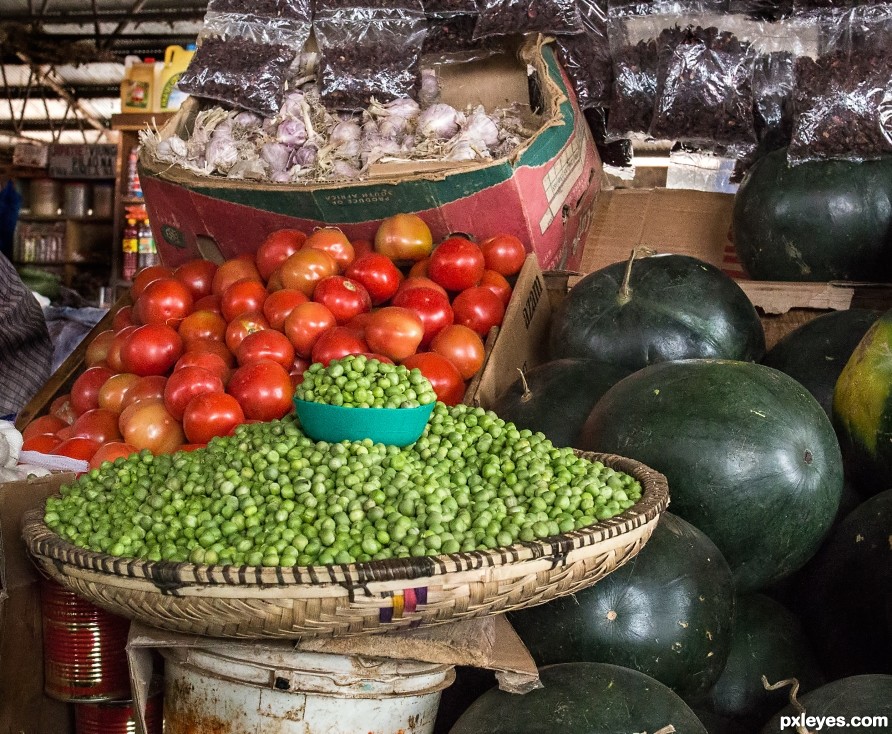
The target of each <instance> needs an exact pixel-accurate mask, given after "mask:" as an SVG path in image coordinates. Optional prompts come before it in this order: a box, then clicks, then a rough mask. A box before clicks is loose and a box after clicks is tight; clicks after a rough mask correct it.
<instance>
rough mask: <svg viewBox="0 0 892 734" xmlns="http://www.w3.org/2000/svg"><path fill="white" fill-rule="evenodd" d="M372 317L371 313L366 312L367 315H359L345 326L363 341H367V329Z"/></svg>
mask: <svg viewBox="0 0 892 734" xmlns="http://www.w3.org/2000/svg"><path fill="white" fill-rule="evenodd" d="M371 317H372V313H371V311H366V312H365V313H358V314H356V316H354V317H353V318H352V319H350V320H349V321H348V322H347V323H346V324H344V326H346V327H347V328H348V329H350V331H352V332H354V333H355V334H356V336H358V337H360V338H361V339H365V327H366V326H367V325H368V323H369V319H370V318H371Z"/></svg>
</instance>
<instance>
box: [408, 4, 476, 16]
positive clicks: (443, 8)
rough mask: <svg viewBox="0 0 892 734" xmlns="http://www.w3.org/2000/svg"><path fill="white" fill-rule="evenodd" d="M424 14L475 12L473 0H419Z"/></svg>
mask: <svg viewBox="0 0 892 734" xmlns="http://www.w3.org/2000/svg"><path fill="white" fill-rule="evenodd" d="M421 5H422V8H423V9H424V12H425V14H426V15H428V16H431V15H449V14H452V13H471V14H476V13H477V3H476V2H475V0H421Z"/></svg>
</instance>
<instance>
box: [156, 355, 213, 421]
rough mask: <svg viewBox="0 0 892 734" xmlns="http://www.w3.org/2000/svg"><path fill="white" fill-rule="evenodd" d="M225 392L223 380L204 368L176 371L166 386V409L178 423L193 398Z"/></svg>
mask: <svg viewBox="0 0 892 734" xmlns="http://www.w3.org/2000/svg"><path fill="white" fill-rule="evenodd" d="M214 392H223V380H221V379H220V377H219V375H215V374H214V373H213V372H211V371H210V370H206V369H204V368H203V367H182V368H181V369H178V370H174V371H173V374H172V375H171V376H170V377H168V378H167V385H165V386H164V407H165V408H167V412H168V413H170V414H171V415H172V416H173V417H174V418H176V419H177V420H178V421H179V420H182V419H183V411H184V410H186V405H187V404H188V403H189V401H190V400H192V398H194V397H197V396H198V395H204V394H205V393H214Z"/></svg>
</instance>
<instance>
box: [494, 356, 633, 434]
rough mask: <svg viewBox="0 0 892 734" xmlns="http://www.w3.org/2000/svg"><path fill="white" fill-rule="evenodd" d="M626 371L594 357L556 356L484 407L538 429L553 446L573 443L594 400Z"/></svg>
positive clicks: (531, 371)
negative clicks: (556, 357) (573, 357)
mask: <svg viewBox="0 0 892 734" xmlns="http://www.w3.org/2000/svg"><path fill="white" fill-rule="evenodd" d="M628 374H629V371H628V370H625V369H622V368H621V367H616V366H614V365H611V364H607V363H606V362H598V361H596V360H593V359H556V360H553V361H551V362H545V363H544V364H540V365H539V366H537V367H534V368H533V369H531V370H529V371H528V372H525V373H524V374H523V377H522V378H521V377H520V376H519V377H518V378H517V380H516V381H515V382H514V383H513V384H512V385H511V386H510V387H509V388H508V389H507V390H506V391H505V392H504V393H503V394H502V395H501V396H500V397H499V398H498V400H496V402H495V404H494V405H490V406H487V407H488V408H489V409H490V410H493V411H495V412H496V413H498V415H499V417H500V418H502V419H504V420H506V421H510V422H511V423H513V424H514V425H516V426H517V427H518V428H528V429H530V430H531V431H541V432H542V433H544V434H545V436H546V437H548V439H549V440H550V441H551V442H552V443H553V444H554V445H555V446H575V445H576V443H577V439H578V438H579V431H580V430H581V429H582V425H583V424H584V423H585V419H586V418H588V414H589V413H590V412H591V410H592V407H593V406H594V404H595V403H597V402H598V400H600V399H601V396H602V395H603V394H604V393H605V392H607V390H609V389H610V388H611V387H613V386H614V385H615V384H616V383H617V382H619V381H620V380H621V379H622V378H623V377H625V376H626V375H628Z"/></svg>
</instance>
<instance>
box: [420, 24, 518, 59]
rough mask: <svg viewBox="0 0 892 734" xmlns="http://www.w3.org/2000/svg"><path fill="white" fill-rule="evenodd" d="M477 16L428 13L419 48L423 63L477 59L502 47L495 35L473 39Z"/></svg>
mask: <svg viewBox="0 0 892 734" xmlns="http://www.w3.org/2000/svg"><path fill="white" fill-rule="evenodd" d="M476 22H477V16H476V15H474V14H470V13H443V14H440V15H428V16H427V35H425V37H424V44H423V45H422V47H421V54H422V56H423V58H424V61H425V63H429V64H450V63H460V62H467V61H479V60H480V59H484V58H486V57H488V56H492V55H493V54H494V53H498V52H499V51H501V50H502V49H503V44H502V42H501V39H500V38H499V37H498V36H493V37H489V38H476V39H475V38H474V25H475V24H476Z"/></svg>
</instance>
